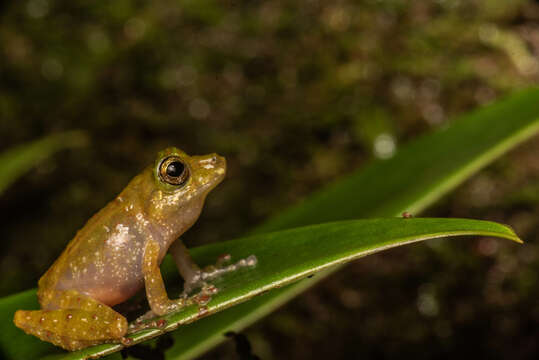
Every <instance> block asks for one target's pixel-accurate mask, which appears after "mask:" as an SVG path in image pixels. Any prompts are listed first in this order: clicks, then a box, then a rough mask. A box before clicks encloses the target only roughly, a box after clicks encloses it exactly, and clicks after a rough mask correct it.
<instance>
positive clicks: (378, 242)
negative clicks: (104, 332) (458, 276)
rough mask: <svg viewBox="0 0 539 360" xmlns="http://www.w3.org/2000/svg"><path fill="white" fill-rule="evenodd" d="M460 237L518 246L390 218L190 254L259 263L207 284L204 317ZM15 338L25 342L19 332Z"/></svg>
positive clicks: (456, 223) (146, 334)
mask: <svg viewBox="0 0 539 360" xmlns="http://www.w3.org/2000/svg"><path fill="white" fill-rule="evenodd" d="M460 235H484V236H496V237H501V238H506V239H510V240H514V241H518V242H520V240H519V239H518V237H517V236H516V235H515V233H514V232H513V231H512V230H511V229H510V228H508V227H506V226H504V225H500V224H496V223H492V222H488V221H479V220H468V219H427V218H425V219H402V218H400V219H399V218H389V219H371V220H350V221H342V222H334V223H327V224H321V225H311V226H306V227H302V228H296V229H291V230H284V231H281V232H274V233H266V234H261V235H255V236H252V237H247V238H242V239H238V240H232V241H224V242H219V243H215V244H211V245H208V246H204V247H199V248H195V249H194V250H193V252H192V254H193V256H194V258H195V259H196V260H197V262H198V263H200V264H208V265H209V264H212V263H214V262H215V259H216V258H217V257H218V256H219V255H220V254H223V253H226V252H228V253H230V254H232V256H233V258H234V259H240V258H246V257H248V256H249V255H251V254H253V253H255V254H256V256H257V258H258V264H257V265H256V267H254V268H242V269H240V270H238V271H236V272H233V273H230V274H227V275H224V276H223V277H222V278H219V279H216V280H215V281H212V283H213V284H214V285H215V286H217V287H218V288H219V289H220V292H219V293H218V294H217V295H215V296H214V297H213V299H212V300H211V301H210V302H209V303H208V306H207V312H206V313H205V316H206V315H210V314H213V313H215V312H217V311H221V310H223V309H226V308H228V307H231V306H233V305H236V304H238V303H240V302H243V301H246V300H248V299H250V298H252V297H254V296H256V295H259V294H261V293H264V292H266V291H268V290H271V289H274V288H278V287H281V286H284V285H287V284H290V283H292V282H295V281H297V280H300V279H302V278H305V277H307V276H309V275H312V274H314V273H316V272H319V271H322V270H325V269H328V268H331V267H333V266H335V265H339V264H343V263H345V262H349V261H351V260H354V259H357V258H360V257H362V256H365V255H369V254H373V253H375V252H378V251H382V250H386V249H390V248H393V247H396V246H400V245H405V244H409V243H413V242H417V241H422V240H427V239H432V238H438V237H442V236H460ZM199 318H200V313H199V309H198V307H197V306H191V307H188V308H186V309H185V310H184V311H180V312H177V313H174V314H170V315H167V316H164V317H161V318H159V319H165V320H166V323H167V324H168V325H167V326H166V327H164V328H163V329H151V330H143V331H140V332H138V333H136V334H134V335H133V336H131V337H132V338H133V339H134V342H140V341H144V340H148V339H150V338H152V337H155V336H158V335H160V334H162V333H163V332H164V331H171V330H174V329H176V328H177V327H178V326H180V325H183V324H187V323H190V322H193V321H196V320H197V319H199ZM20 336H24V335H22V331H21V334H20ZM120 348H121V345H110V344H107V345H100V346H96V347H92V348H88V349H84V350H81V351H76V352H72V353H67V354H65V355H58V356H55V357H53V358H54V359H58V360H59V359H63V360H68V359H70V360H74V359H85V358H87V357H88V356H96V355H104V354H107V353H111V352H114V351H118V350H119V349H120ZM19 356H21V357H22V354H19Z"/></svg>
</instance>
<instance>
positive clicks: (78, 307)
mask: <svg viewBox="0 0 539 360" xmlns="http://www.w3.org/2000/svg"><path fill="white" fill-rule="evenodd" d="M225 173H226V160H225V158H224V157H222V156H219V155H217V154H215V153H212V154H209V155H202V156H189V155H187V154H186V153H185V152H184V151H182V150H180V149H179V148H176V147H169V148H166V149H164V150H163V151H161V152H159V153H158V154H157V157H156V159H155V162H154V163H153V165H150V166H148V167H147V168H146V169H144V170H143V171H142V172H141V173H140V174H139V175H137V176H135V177H134V178H133V179H132V180H131V181H130V182H129V183H128V185H127V186H126V187H125V188H124V189H123V190H122V191H121V192H120V194H119V195H118V196H117V197H116V198H115V199H114V200H112V201H111V202H109V203H108V204H107V205H106V206H105V207H103V208H102V209H101V210H100V211H98V212H97V213H96V214H95V215H93V216H92V217H91V218H90V219H89V220H88V221H87V223H86V224H85V225H84V226H83V227H82V228H81V229H80V230H79V231H78V232H77V233H76V235H75V236H74V238H73V239H72V240H71V241H70V242H69V243H68V245H67V247H66V248H65V249H64V251H63V252H62V253H61V255H60V256H59V257H58V258H57V259H56V261H55V262H54V263H53V264H52V266H51V267H50V268H49V269H48V270H47V271H46V272H45V274H44V275H43V276H42V277H41V278H40V279H39V282H38V290H37V298H38V301H39V304H40V307H41V310H18V311H16V313H15V315H14V323H15V325H16V326H17V327H19V328H20V329H22V330H23V331H25V332H26V333H28V334H31V335H34V336H36V337H38V338H39V339H41V340H44V341H48V342H50V343H53V344H54V345H57V346H60V347H62V348H64V349H66V350H70V351H73V350H80V349H83V348H86V347H88V346H93V345H98V344H103V343H124V344H125V343H128V339H127V337H126V334H127V333H128V321H127V319H126V317H125V316H123V315H122V314H120V313H119V312H117V311H116V310H114V308H113V306H115V305H117V304H120V303H123V302H125V301H127V300H128V299H130V298H131V297H133V296H134V295H135V294H136V293H137V292H139V290H142V288H143V287H144V288H145V292H146V299H147V301H148V303H149V306H150V313H151V314H152V315H156V316H162V315H165V314H168V313H171V312H174V311H179V310H181V309H183V308H184V307H185V306H186V304H187V303H188V302H186V299H185V296H180V297H179V298H177V299H170V298H169V296H168V294H167V291H166V288H165V285H164V282H163V277H162V274H161V271H160V268H159V266H160V264H161V262H162V261H163V258H164V257H165V255H166V254H167V253H169V254H170V255H172V258H173V260H174V262H175V264H176V267H177V269H178V271H179V273H180V275H181V277H182V278H183V280H184V289H193V288H197V286H200V285H201V283H202V282H203V281H204V280H203V279H205V278H208V276H205V275H208V274H207V273H205V270H201V268H200V267H199V266H198V265H197V264H196V263H195V262H194V260H193V259H192V258H191V256H190V254H189V251H188V249H187V248H186V246H185V245H184V243H183V242H182V241H181V239H179V238H180V236H181V235H182V234H183V233H185V232H186V231H187V230H188V229H189V228H190V227H191V226H192V225H193V224H194V223H195V222H196V221H197V219H198V217H199V216H200V214H201V211H202V208H203V205H204V202H205V200H206V196H207V195H208V194H209V193H210V192H211V191H212V190H213V189H214V188H215V187H216V186H217V185H218V184H219V183H220V182H221V181H222V180H223V179H224V177H225ZM221 272H222V271H221ZM184 291H185V290H184Z"/></svg>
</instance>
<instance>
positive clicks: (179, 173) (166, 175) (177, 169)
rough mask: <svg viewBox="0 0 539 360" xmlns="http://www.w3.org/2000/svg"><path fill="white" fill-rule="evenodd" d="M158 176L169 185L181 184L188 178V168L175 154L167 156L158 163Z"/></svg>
mask: <svg viewBox="0 0 539 360" xmlns="http://www.w3.org/2000/svg"><path fill="white" fill-rule="evenodd" d="M159 177H160V178H161V180H163V181H164V182H166V183H168V184H171V185H183V184H185V182H186V181H187V179H189V169H188V168H187V166H185V164H184V163H183V161H182V160H181V159H180V158H179V157H177V156H169V157H167V158H166V159H164V160H163V161H161V164H160V165H159Z"/></svg>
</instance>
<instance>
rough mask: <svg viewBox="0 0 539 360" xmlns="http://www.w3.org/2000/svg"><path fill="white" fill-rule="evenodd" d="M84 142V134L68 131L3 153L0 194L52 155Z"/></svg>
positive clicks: (0, 155)
mask: <svg viewBox="0 0 539 360" xmlns="http://www.w3.org/2000/svg"><path fill="white" fill-rule="evenodd" d="M86 142H87V139H86V136H85V135H84V133H82V132H80V131H70V132H64V133H60V134H54V135H50V136H47V137H45V138H42V139H39V140H35V141H32V142H29V143H26V144H22V145H19V146H16V147H14V148H12V149H9V150H6V151H4V152H3V153H1V154H0V193H2V192H3V191H4V190H5V189H6V188H7V187H8V186H9V185H11V184H12V183H13V182H14V181H15V180H16V179H17V178H18V177H19V176H21V175H23V174H24V173H26V172H27V171H28V170H30V169H31V168H32V167H34V166H35V165H37V164H39V163H40V162H42V161H43V160H44V159H46V158H47V157H49V156H51V155H52V154H53V153H55V152H57V151H59V150H62V149H65V148H69V147H74V146H81V145H84V144H86Z"/></svg>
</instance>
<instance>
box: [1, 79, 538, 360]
mask: <svg viewBox="0 0 539 360" xmlns="http://www.w3.org/2000/svg"><path fill="white" fill-rule="evenodd" d="M537 103H539V89H536V88H534V89H530V90H527V91H523V92H520V93H518V94H515V95H513V96H511V97H510V98H508V99H506V100H503V101H500V102H498V103H496V104H493V105H490V106H487V107H485V108H483V109H480V110H478V111H476V112H473V113H472V114H470V115H467V116H464V117H463V118H461V119H458V120H456V121H454V122H452V123H451V124H450V125H449V126H448V127H447V128H445V129H442V130H439V131H437V132H435V133H433V134H430V135H427V136H424V137H422V138H420V139H417V140H415V141H414V142H412V143H411V144H409V145H407V146H404V147H402V148H401V149H400V150H399V152H398V153H397V154H396V155H395V156H394V157H393V158H392V159H389V160H385V161H374V162H372V163H371V164H370V165H368V166H367V167H365V168H364V169H363V170H360V171H359V172H356V173H354V174H352V175H350V176H349V177H347V178H346V179H344V180H341V181H337V182H336V183H334V184H333V185H331V186H329V187H328V188H326V189H323V190H321V191H320V192H318V193H316V194H315V195H313V196H312V197H310V198H308V199H306V200H305V201H304V202H302V203H301V204H300V205H298V206H296V207H294V208H292V209H290V210H288V211H285V212H283V213H282V214H280V215H279V216H277V217H275V218H274V219H273V220H271V221H270V222H268V223H267V224H266V225H263V226H262V227H260V228H259V229H257V231H258V232H259V233H260V232H265V231H274V230H280V229H285V228H290V227H295V226H300V225H307V224H312V223H318V222H326V221H332V220H341V219H353V218H359V217H373V216H380V217H383V216H395V215H398V214H400V213H401V212H403V211H406V210H407V211H411V212H413V213H415V212H419V211H421V210H422V209H424V208H425V207H427V206H428V205H430V204H432V203H433V202H434V201H435V200H436V199H438V198H439V197H440V196H443V195H444V194H446V193H447V192H448V191H449V190H451V189H452V188H453V187H455V186H457V185H458V184H459V183H461V182H462V181H463V180H465V179H466V178H468V177H469V176H470V175H471V174H473V173H474V172H475V171H477V170H478V169H480V168H481V167H483V166H485V165H486V164H488V163H489V162H491V161H492V160H494V159H495V158H497V157H498V156H500V155H501V154H502V153H503V152H505V151H506V150H508V149H510V148H512V147H514V146H516V145H517V144H519V143H520V142H522V141H524V140H526V139H528V138H529V137H531V136H533V135H534V134H536V133H537V131H538V130H539V108H538V107H537V105H536V104H537ZM409 220H410V219H409ZM417 220H419V219H417ZM220 244H227V243H220ZM216 245H217V244H216ZM225 251H226V252H232V251H231V250H229V249H228V248H226V249H225ZM276 251H277V249H276ZM253 253H255V252H254V251H253ZM255 254H256V255H258V256H259V254H257V253H255ZM164 268H170V263H169V262H168V263H166V264H164ZM168 272H169V273H171V274H174V275H171V276H169V280H172V281H177V280H176V279H177V275H176V272H175V271H172V272H170V271H168ZM325 273H327V271H326V272H325ZM321 275H322V274H321V273H319V275H317V276H315V277H314V278H312V279H308V280H302V281H300V282H297V283H295V284H293V285H288V286H285V287H284V288H282V289H278V290H273V291H271V292H269V293H267V294H264V295H261V296H258V297H256V298H254V299H253V300H251V301H248V302H246V303H244V304H241V305H238V306H234V307H232V308H230V309H228V310H225V311H223V312H220V313H218V314H216V315H213V316H211V317H208V318H205V319H202V320H199V321H196V322H194V323H192V324H189V325H185V326H181V327H180V329H178V331H176V332H175V333H174V339H175V342H174V346H173V347H172V348H171V349H170V350H169V351H167V357H168V358H171V359H172V358H191V357H194V356H197V355H199V354H201V353H202V352H204V351H206V350H208V349H209V348H210V347H212V346H214V345H215V344H217V343H218V342H220V341H222V340H223V339H224V336H223V334H224V332H226V331H228V330H235V331H238V330H239V329H241V328H243V327H245V326H247V325H249V324H251V323H252V322H254V321H256V320H257V319H259V318H261V317H262V316H264V315H266V314H268V313H269V312H271V311H272V310H273V309H275V308H277V307H278V306H280V305H281V304H282V303H284V302H286V301H287V300H289V299H290V298H292V297H294V296H295V295H296V294H297V293H299V292H301V291H302V290H303V289H305V288H307V287H309V286H312V284H314V282H315V281H316V280H318V279H321V278H322V276H321ZM30 303H31V304H34V306H26V305H27V304H30ZM10 304H16V305H17V304H18V305H19V306H17V307H10V306H9V305H10ZM16 308H27V309H31V308H37V306H36V300H35V296H34V295H33V293H32V292H25V293H22V294H18V295H14V296H12V297H8V298H4V299H2V300H0V315H1V318H2V320H3V321H2V322H1V325H0V331H1V332H2V334H3V335H2V336H1V337H0V340H1V342H2V343H1V344H0V345H1V346H2V351H4V352H5V353H6V355H7V354H10V355H11V354H16V351H26V354H30V355H29V356H27V357H30V358H36V357H39V356H42V355H44V354H47V353H50V351H52V350H50V349H52V346H50V345H47V344H45V343H43V342H40V341H39V340H37V339H35V338H33V337H31V336H25V335H23V334H22V332H20V331H19V330H18V329H16V328H15V327H14V326H13V325H12V324H11V321H12V316H13V312H14V310H15V309H16ZM17 331H19V333H16V332H17ZM4 335H5V336H4ZM38 343H39V344H38ZM47 346H48V348H47ZM103 346H106V345H103ZM44 348H47V349H45V350H44ZM93 349H94V350H93V351H97V350H98V349H99V347H96V348H93ZM96 354H97V353H94V355H96ZM16 358H24V357H21V356H19V357H16Z"/></svg>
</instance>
